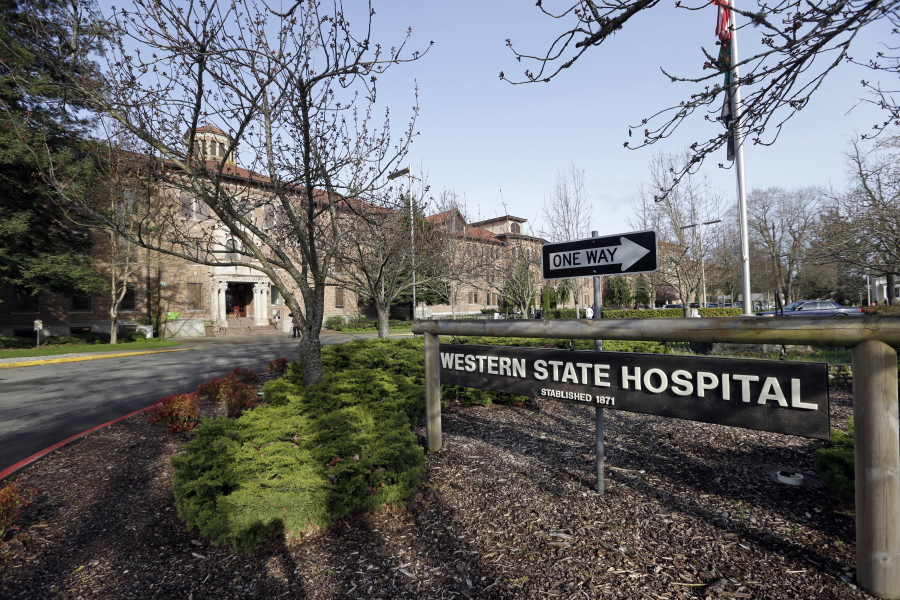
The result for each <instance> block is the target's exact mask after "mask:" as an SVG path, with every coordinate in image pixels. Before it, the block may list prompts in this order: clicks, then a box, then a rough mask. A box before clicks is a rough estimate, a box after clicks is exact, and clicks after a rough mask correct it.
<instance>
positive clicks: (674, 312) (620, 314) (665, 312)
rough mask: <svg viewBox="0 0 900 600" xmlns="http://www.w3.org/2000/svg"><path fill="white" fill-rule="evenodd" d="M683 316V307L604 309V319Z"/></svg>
mask: <svg viewBox="0 0 900 600" xmlns="http://www.w3.org/2000/svg"><path fill="white" fill-rule="evenodd" d="M683 316H684V309H681V308H647V309H643V310H632V309H616V310H613V309H610V310H604V311H603V318H604V319H668V318H674V317H683Z"/></svg>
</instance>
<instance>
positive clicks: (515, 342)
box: [450, 336, 668, 354]
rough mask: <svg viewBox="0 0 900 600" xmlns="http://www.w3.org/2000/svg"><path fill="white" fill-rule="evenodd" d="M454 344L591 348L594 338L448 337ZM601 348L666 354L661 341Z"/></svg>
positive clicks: (610, 343)
mask: <svg viewBox="0 0 900 600" xmlns="http://www.w3.org/2000/svg"><path fill="white" fill-rule="evenodd" d="M450 340H451V341H452V343H454V344H476V345H479V346H511V347H514V348H559V349H561V350H572V349H574V350H593V349H594V340H565V339H563V340H560V339H544V338H499V337H477V336H471V337H459V338H455V337H454V338H450ZM603 350H605V351H607V352H642V353H645V354H666V353H667V352H668V349H667V347H666V345H665V344H664V343H663V342H632V341H627V340H604V341H603Z"/></svg>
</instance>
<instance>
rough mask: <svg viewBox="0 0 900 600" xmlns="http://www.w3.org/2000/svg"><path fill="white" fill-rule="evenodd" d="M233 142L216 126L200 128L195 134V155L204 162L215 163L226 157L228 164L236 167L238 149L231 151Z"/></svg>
mask: <svg viewBox="0 0 900 600" xmlns="http://www.w3.org/2000/svg"><path fill="white" fill-rule="evenodd" d="M185 137H187V136H185ZM231 142H232V140H231V136H230V135H228V134H227V133H225V132H224V131H222V130H221V129H219V128H218V127H216V126H214V125H204V126H203V127H198V128H197V130H196V131H195V133H194V155H196V156H199V157H201V158H202V159H203V160H215V161H219V160H222V158H223V157H225V162H226V163H228V164H231V165H235V166H236V165H237V162H236V161H235V156H234V155H235V150H237V148H231V150H230V151H229V148H230V147H231ZM226 153H227V154H226Z"/></svg>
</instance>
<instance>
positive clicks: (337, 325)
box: [322, 317, 347, 331]
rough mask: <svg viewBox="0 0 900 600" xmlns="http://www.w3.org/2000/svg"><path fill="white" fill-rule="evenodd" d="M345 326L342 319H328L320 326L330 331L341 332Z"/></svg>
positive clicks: (345, 323)
mask: <svg viewBox="0 0 900 600" xmlns="http://www.w3.org/2000/svg"><path fill="white" fill-rule="evenodd" d="M346 325H347V322H346V321H344V317H328V318H327V319H325V323H324V325H322V326H323V327H324V328H325V329H330V330H332V331H343V330H344V327H345V326H346Z"/></svg>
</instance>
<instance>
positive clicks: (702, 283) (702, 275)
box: [681, 219, 747, 308]
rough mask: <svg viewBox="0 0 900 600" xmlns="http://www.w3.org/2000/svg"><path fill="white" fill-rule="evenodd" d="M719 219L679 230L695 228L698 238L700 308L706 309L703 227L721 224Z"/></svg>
mask: <svg viewBox="0 0 900 600" xmlns="http://www.w3.org/2000/svg"><path fill="white" fill-rule="evenodd" d="M721 222H722V220H721V219H716V220H715V221H704V222H702V223H691V224H690V225H685V226H684V227H682V228H681V229H691V228H692V227H696V228H697V235H698V236H699V237H700V289H701V290H702V292H701V293H702V294H703V299H702V301H701V302H700V303H699V304H700V308H706V269H705V267H704V265H703V226H704V225H712V224H713V223H721ZM746 301H747V298H744V302H746Z"/></svg>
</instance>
